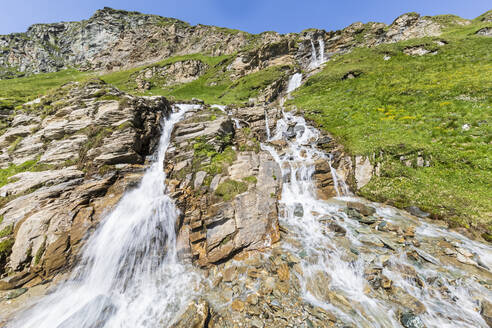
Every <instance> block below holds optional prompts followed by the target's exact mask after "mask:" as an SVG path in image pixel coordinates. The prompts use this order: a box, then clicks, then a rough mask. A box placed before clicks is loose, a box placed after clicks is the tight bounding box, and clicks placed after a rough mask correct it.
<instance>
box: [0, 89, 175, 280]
mask: <svg viewBox="0 0 492 328" xmlns="http://www.w3.org/2000/svg"><path fill="white" fill-rule="evenodd" d="M169 111H170V106H169V104H168V102H167V101H166V100H165V99H164V98H160V97H157V98H138V97H132V96H129V95H125V94H123V93H121V92H120V91H118V90H116V89H114V88H112V87H110V86H108V85H105V84H103V83H102V82H100V81H97V80H94V81H92V80H91V81H88V82H85V83H79V84H77V83H75V84H68V85H66V86H64V87H63V88H61V89H60V90H57V91H56V92H55V93H54V94H52V95H48V96H45V97H43V98H41V99H39V100H38V101H35V102H33V103H31V104H26V105H25V106H24V108H23V109H22V110H19V111H18V112H16V113H15V114H14V115H12V123H11V126H10V128H9V129H7V131H6V132H5V133H4V134H3V135H2V136H1V140H0V144H2V154H1V157H0V166H1V167H2V168H6V167H10V168H14V169H15V168H18V167H19V165H22V166H23V167H24V169H23V170H22V171H24V172H21V173H19V174H16V175H13V176H11V177H10V178H8V181H7V183H6V184H5V185H4V186H3V187H1V188H0V202H1V206H2V208H1V210H0V217H1V218H2V220H1V221H0V231H2V233H1V237H0V243H1V245H2V250H1V253H0V260H1V266H2V268H1V269H0V270H1V275H2V277H3V279H2V280H1V281H0V288H1V289H9V288H14V287H17V286H20V285H23V284H25V283H26V282H28V281H32V280H33V279H35V281H42V280H44V279H47V278H48V277H50V276H52V275H53V274H54V273H56V272H57V270H59V269H61V268H63V267H66V266H67V265H69V264H70V263H73V260H74V255H76V254H77V251H78V249H79V247H80V245H81V241H82V240H83V239H84V237H85V235H86V233H87V231H88V230H90V229H93V228H94V227H95V226H96V225H97V223H98V221H99V220H100V218H101V215H102V214H103V213H106V212H107V211H108V210H110V208H111V207H112V206H113V205H114V204H115V203H116V202H117V201H118V200H119V198H120V197H121V195H122V194H123V192H124V191H125V190H126V188H127V187H129V186H131V185H132V184H135V183H137V182H138V181H139V178H140V175H141V172H142V169H143V166H142V164H144V163H145V159H146V157H147V156H149V155H150V154H151V153H152V151H153V149H154V147H155V145H156V140H157V136H158V135H159V132H160V125H159V124H160V123H159V122H160V120H161V117H163V116H165V115H167V114H168V113H169ZM39 113H42V115H40V114H39ZM13 141H15V143H14V144H13V145H12V142H13ZM9 145H10V147H9Z"/></svg>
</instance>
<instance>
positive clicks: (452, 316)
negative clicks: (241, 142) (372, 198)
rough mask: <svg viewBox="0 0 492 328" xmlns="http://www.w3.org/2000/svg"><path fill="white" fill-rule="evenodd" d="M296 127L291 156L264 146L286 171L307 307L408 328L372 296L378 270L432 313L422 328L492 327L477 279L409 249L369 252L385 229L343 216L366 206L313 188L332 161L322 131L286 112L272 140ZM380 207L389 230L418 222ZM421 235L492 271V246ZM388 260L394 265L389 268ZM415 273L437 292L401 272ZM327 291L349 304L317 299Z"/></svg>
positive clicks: (432, 231)
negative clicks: (419, 260) (421, 260)
mask: <svg viewBox="0 0 492 328" xmlns="http://www.w3.org/2000/svg"><path fill="white" fill-rule="evenodd" d="M292 126H295V127H298V128H297V129H295V131H297V133H296V137H295V138H293V139H287V140H286V141H287V143H288V148H287V150H285V149H284V150H283V151H281V152H280V151H277V150H276V148H274V147H271V146H269V145H262V147H263V149H265V150H268V151H269V152H270V153H271V155H272V156H273V158H274V159H275V160H276V161H277V163H278V164H279V166H280V168H281V169H282V175H283V179H282V180H283V181H284V183H283V187H282V197H281V201H280V202H281V207H282V208H283V209H284V210H283V215H281V216H280V218H279V220H280V222H281V224H282V226H284V227H286V229H287V230H288V231H289V234H288V236H289V239H291V240H295V242H293V243H289V242H288V241H286V242H284V244H283V245H284V247H285V248H286V249H287V250H288V251H290V252H292V253H295V254H298V255H299V257H301V258H302V259H303V260H302V261H301V265H302V272H303V274H302V276H301V275H299V278H300V280H301V282H302V288H303V293H304V298H305V300H307V301H308V302H311V303H312V304H314V305H316V306H319V307H322V308H324V309H326V310H328V311H331V312H333V313H334V314H335V315H336V316H337V317H338V318H340V319H341V320H342V321H343V322H344V323H346V324H351V325H354V326H357V327H402V325H401V323H400V321H399V318H398V305H397V304H396V303H395V302H394V301H392V300H391V299H387V298H385V297H384V296H378V294H377V293H376V292H374V293H372V292H371V291H370V288H369V289H368V281H367V280H366V278H365V276H364V274H365V271H366V270H367V269H371V268H373V267H375V266H376V267H378V268H379V267H380V268H381V269H382V270H383V271H382V272H383V274H384V275H385V276H387V277H389V278H390V279H391V280H392V281H393V284H394V286H395V287H399V288H401V290H403V291H404V292H405V293H407V294H408V295H410V296H408V297H414V298H415V299H417V300H418V301H419V302H421V303H422V304H423V306H424V308H425V311H424V312H423V313H421V314H420V315H419V318H420V319H418V320H420V322H418V324H419V325H415V327H421V326H420V324H423V325H425V326H426V327H469V328H471V327H487V324H486V323H485V321H484V320H483V318H482V317H481V316H480V314H479V312H478V311H477V307H478V304H477V301H476V300H477V299H480V298H484V299H489V300H490V299H492V292H491V291H490V290H488V289H487V288H485V287H483V286H482V285H481V284H480V283H479V281H478V280H477V279H476V278H475V277H474V276H473V275H469V274H466V273H464V272H462V271H461V270H460V269H459V268H457V267H453V266H444V265H442V264H440V265H434V264H432V263H427V262H426V263H425V264H422V265H421V266H416V265H415V263H412V262H411V261H410V259H409V258H408V257H407V255H406V252H407V251H408V250H409V249H406V248H397V249H395V250H394V251H393V250H392V251H390V250H388V249H386V251H385V250H383V249H381V250H373V249H371V248H370V249H369V250H368V251H364V249H365V248H364V245H363V243H362V238H370V237H373V238H382V237H381V236H380V235H378V231H377V230H376V231H374V230H371V229H368V228H366V227H364V226H363V224H361V223H360V222H359V221H357V220H356V219H353V218H351V217H349V216H348V215H347V214H346V213H345V212H344V211H342V209H343V208H344V202H345V201H348V200H357V201H361V202H365V201H364V200H362V199H358V198H355V197H342V198H339V199H334V200H333V201H328V202H327V201H322V200H319V199H318V198H317V197H316V193H315V185H314V182H313V181H312V175H313V173H314V162H315V161H316V160H317V159H319V158H323V157H324V156H325V155H324V154H323V153H322V152H320V151H319V150H318V149H317V148H316V146H315V145H316V140H317V139H318V137H319V133H318V131H317V130H316V129H314V128H312V127H310V126H308V125H307V124H306V122H305V121H304V119H303V118H301V117H296V116H294V115H292V114H290V113H284V116H283V118H282V119H279V120H278V121H277V128H276V131H275V134H274V136H273V137H272V138H271V140H279V139H285V136H286V135H289V134H288V133H287V130H288V128H289V127H292ZM324 158H326V157H324ZM337 193H339V191H337ZM372 205H373V206H374V207H375V208H376V209H377V215H378V216H380V217H382V218H384V220H385V221H386V222H388V223H392V224H401V225H403V224H404V223H405V222H408V221H410V220H414V219H412V218H411V217H409V216H405V215H404V214H402V213H400V212H399V211H397V210H395V209H393V208H391V207H387V206H383V205H381V204H376V203H372ZM299 208H302V215H301V217H299V214H298V213H299V211H298V209H299ZM296 212H297V215H296ZM327 218H329V219H328V221H330V222H333V223H336V224H337V225H339V226H341V227H343V229H345V230H346V234H345V236H344V237H343V238H341V237H337V236H336V234H335V233H334V232H331V231H329V230H327V229H326V226H325V225H324V224H326V222H325V221H326V220H327ZM417 233H418V234H422V235H420V236H418V237H419V238H420V239H421V240H422V242H426V243H429V244H431V245H432V244H433V243H436V242H437V241H438V240H442V238H444V237H445V238H446V240H449V241H452V242H454V243H457V244H459V245H461V247H465V248H466V249H468V250H470V251H472V252H474V253H476V254H477V256H479V257H480V258H481V259H482V262H485V263H484V264H485V265H487V266H489V267H491V266H490V265H491V263H490V261H491V259H492V258H491V256H492V247H490V246H488V245H484V244H480V243H477V242H474V241H471V240H469V239H467V238H465V237H463V236H461V235H458V234H456V233H452V232H448V231H446V230H444V229H440V228H437V227H434V226H431V225H430V224H427V223H422V226H421V227H420V228H419V229H418V230H417ZM425 238H430V239H425ZM432 238H436V239H435V240H433V239H432ZM437 238H441V239H437ZM352 248H359V249H361V250H362V251H361V252H360V255H358V256H357V257H356V259H355V260H354V256H353V254H351V252H352V251H351V249H352ZM357 252H359V251H357ZM419 252H420V253H422V255H423V256H426V257H428V258H429V261H433V260H432V257H430V256H428V255H425V254H424V252H423V251H422V250H419ZM385 257H387V259H386V258H385ZM382 259H384V261H385V263H387V265H385V266H383V265H382V261H383V260H382ZM407 267H410V268H414V270H415V271H416V273H417V276H418V277H420V279H421V280H422V282H423V283H424V284H426V285H427V284H428V285H427V286H428V287H429V288H427V286H425V287H424V288H422V286H419V282H416V281H414V280H412V279H411V278H409V277H406V276H404V274H403V273H402V271H401V268H407ZM320 275H321V276H323V275H326V276H327V278H326V279H325V280H323V281H321V282H320V281H319V280H317V279H318V277H319V276H320ZM422 282H420V283H422ZM320 284H327V285H328V286H327V288H328V289H329V290H330V292H331V293H333V294H334V295H338V296H337V297H338V298H336V300H339V299H342V300H345V301H341V302H339V303H336V302H332V301H331V300H327V299H326V298H324V295H326V293H325V294H323V293H321V295H320V293H317V292H316V290H319V285H320ZM313 286H314V287H313ZM430 287H433V288H430ZM434 287H436V288H434ZM442 290H444V291H445V292H443V293H442V294H441V293H440V292H439V291H442ZM335 304H337V305H335ZM340 304H342V305H340ZM343 304H346V306H343ZM416 320H417V319H416Z"/></svg>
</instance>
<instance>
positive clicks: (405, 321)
mask: <svg viewBox="0 0 492 328" xmlns="http://www.w3.org/2000/svg"><path fill="white" fill-rule="evenodd" d="M400 322H401V324H402V325H403V327H405V328H425V326H424V323H423V322H422V320H421V319H420V318H419V317H418V316H416V315H415V314H414V313H412V312H404V313H402V314H401V315H400Z"/></svg>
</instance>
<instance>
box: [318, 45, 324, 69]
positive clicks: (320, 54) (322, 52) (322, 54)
mask: <svg viewBox="0 0 492 328" xmlns="http://www.w3.org/2000/svg"><path fill="white" fill-rule="evenodd" d="M318 43H319V59H318V61H319V62H320V65H321V64H323V63H324V62H325V41H324V40H323V39H319V40H318Z"/></svg>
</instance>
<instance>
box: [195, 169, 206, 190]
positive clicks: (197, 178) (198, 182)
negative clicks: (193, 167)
mask: <svg viewBox="0 0 492 328" xmlns="http://www.w3.org/2000/svg"><path fill="white" fill-rule="evenodd" d="M206 176H207V172H204V171H198V172H197V173H196V175H195V182H194V185H193V186H194V187H195V189H199V188H200V187H201V186H202V184H203V180H204V179H205V177H206Z"/></svg>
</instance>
